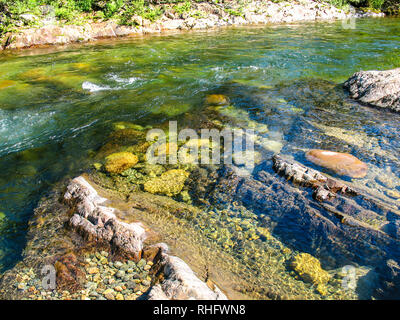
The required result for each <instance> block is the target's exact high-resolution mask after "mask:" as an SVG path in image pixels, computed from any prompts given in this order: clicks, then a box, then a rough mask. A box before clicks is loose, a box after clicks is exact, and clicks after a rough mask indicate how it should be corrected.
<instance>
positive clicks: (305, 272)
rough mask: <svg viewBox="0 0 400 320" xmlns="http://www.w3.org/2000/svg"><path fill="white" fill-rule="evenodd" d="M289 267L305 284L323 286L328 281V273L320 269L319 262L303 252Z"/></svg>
mask: <svg viewBox="0 0 400 320" xmlns="http://www.w3.org/2000/svg"><path fill="white" fill-rule="evenodd" d="M291 266H292V268H293V269H294V270H295V271H296V272H297V273H298V274H299V275H300V277H301V278H302V279H303V280H304V281H306V282H310V283H312V284H315V285H320V284H321V285H324V284H326V283H327V282H328V281H329V279H330V275H329V273H328V272H326V271H325V270H323V269H322V267H321V263H320V262H319V260H318V259H317V258H315V257H313V256H312V255H310V254H308V253H304V252H303V253H300V254H298V255H297V256H295V257H294V259H293V261H292V262H291Z"/></svg>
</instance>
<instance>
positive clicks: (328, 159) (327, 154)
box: [306, 149, 367, 178]
mask: <svg viewBox="0 0 400 320" xmlns="http://www.w3.org/2000/svg"><path fill="white" fill-rule="evenodd" d="M306 158H307V160H309V161H311V162H312V163H315V164H317V165H319V166H321V167H325V168H327V169H330V170H332V171H334V172H335V173H337V174H339V175H345V176H349V177H352V178H363V177H365V176H366V174H367V165H366V164H365V163H364V162H362V161H360V160H359V159H357V158H356V157H354V156H353V155H351V154H348V153H341V152H333V151H327V150H317V149H313V150H310V151H308V152H307V153H306Z"/></svg>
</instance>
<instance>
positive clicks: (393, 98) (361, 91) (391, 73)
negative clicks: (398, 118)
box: [343, 68, 400, 112]
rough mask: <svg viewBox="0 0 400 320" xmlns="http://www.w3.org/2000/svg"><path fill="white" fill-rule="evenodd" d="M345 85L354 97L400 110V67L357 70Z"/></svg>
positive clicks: (378, 105)
mask: <svg viewBox="0 0 400 320" xmlns="http://www.w3.org/2000/svg"><path fill="white" fill-rule="evenodd" d="M343 86H344V88H346V89H347V90H348V91H349V93H350V97H351V98H353V99H356V100H358V101H360V102H362V103H366V104H369V105H372V106H375V107H380V108H387V109H389V110H392V111H396V112H400V68H397V69H393V70H386V71H375V70H374V71H360V72H356V73H355V74H353V75H352V76H351V77H350V78H349V79H348V80H347V81H346V82H345V83H344V85H343Z"/></svg>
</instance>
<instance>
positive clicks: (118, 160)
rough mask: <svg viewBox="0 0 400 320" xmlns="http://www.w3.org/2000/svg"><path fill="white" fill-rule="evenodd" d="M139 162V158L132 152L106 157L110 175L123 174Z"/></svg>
mask: <svg viewBox="0 0 400 320" xmlns="http://www.w3.org/2000/svg"><path fill="white" fill-rule="evenodd" d="M138 162H139V159H138V157H137V156H135V155H134V154H133V153H130V152H117V153H113V154H110V155H109V156H108V157H106V164H105V168H106V170H107V171H108V172H110V173H121V172H123V171H125V170H127V169H129V168H132V167H133V166H134V165H135V164H137V163H138Z"/></svg>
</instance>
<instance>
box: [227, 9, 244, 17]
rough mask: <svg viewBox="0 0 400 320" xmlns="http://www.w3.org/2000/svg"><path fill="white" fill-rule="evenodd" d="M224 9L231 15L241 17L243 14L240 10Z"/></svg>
mask: <svg viewBox="0 0 400 320" xmlns="http://www.w3.org/2000/svg"><path fill="white" fill-rule="evenodd" d="M225 11H226V12H227V13H229V14H230V15H231V16H236V17H243V15H244V14H243V12H242V11H241V10H233V9H225Z"/></svg>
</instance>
